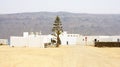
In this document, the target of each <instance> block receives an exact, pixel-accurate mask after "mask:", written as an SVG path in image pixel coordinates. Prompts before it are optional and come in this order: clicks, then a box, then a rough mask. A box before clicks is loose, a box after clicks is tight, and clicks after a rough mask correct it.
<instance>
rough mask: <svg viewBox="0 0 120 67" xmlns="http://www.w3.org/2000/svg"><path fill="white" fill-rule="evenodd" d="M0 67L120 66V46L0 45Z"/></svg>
mask: <svg viewBox="0 0 120 67" xmlns="http://www.w3.org/2000/svg"><path fill="white" fill-rule="evenodd" d="M0 67H120V48H96V47H91V46H76V47H75V46H74V47H60V48H17V47H14V48H12V47H8V46H0Z"/></svg>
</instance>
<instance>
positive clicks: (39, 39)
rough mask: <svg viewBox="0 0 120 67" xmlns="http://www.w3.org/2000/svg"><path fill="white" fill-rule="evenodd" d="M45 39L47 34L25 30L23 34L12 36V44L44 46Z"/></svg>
mask: <svg viewBox="0 0 120 67" xmlns="http://www.w3.org/2000/svg"><path fill="white" fill-rule="evenodd" d="M44 39H46V38H45V36H44V35H41V34H39V33H37V32H36V33H33V32H31V33H28V32H24V33H23V36H21V37H18V36H11V37H10V46H18V47H41V48H44Z"/></svg>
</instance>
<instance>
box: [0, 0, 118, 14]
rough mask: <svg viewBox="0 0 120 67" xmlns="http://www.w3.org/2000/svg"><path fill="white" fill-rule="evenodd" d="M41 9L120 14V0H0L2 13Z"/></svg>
mask: <svg viewBox="0 0 120 67" xmlns="http://www.w3.org/2000/svg"><path fill="white" fill-rule="evenodd" d="M40 11H50V12H57V11H67V12H74V13H100V14H101V13H103V14H110V13H112V14H120V0H0V14H3V13H4V14H5V13H21V12H40Z"/></svg>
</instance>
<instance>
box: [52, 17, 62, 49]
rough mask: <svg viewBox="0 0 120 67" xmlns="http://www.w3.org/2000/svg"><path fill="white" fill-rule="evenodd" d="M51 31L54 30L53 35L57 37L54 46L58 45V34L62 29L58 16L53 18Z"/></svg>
mask: <svg viewBox="0 0 120 67" xmlns="http://www.w3.org/2000/svg"><path fill="white" fill-rule="evenodd" d="M52 31H53V32H54V35H55V36H56V37H57V44H56V47H59V45H60V44H61V40H60V37H59V35H60V34H61V33H62V32H63V29H62V24H61V21H60V18H59V17H58V16H57V17H56V19H55V22H54V24H53V28H52Z"/></svg>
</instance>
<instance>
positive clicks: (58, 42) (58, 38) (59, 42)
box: [56, 35, 61, 47]
mask: <svg viewBox="0 0 120 67" xmlns="http://www.w3.org/2000/svg"><path fill="white" fill-rule="evenodd" d="M60 44H61V40H60V37H59V35H57V44H56V47H59V45H60Z"/></svg>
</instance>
